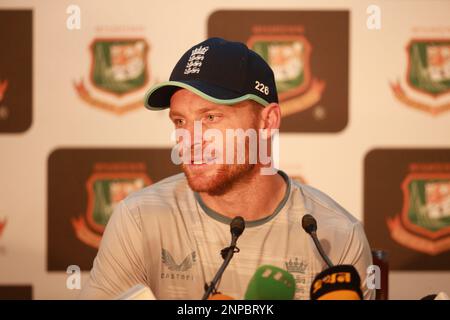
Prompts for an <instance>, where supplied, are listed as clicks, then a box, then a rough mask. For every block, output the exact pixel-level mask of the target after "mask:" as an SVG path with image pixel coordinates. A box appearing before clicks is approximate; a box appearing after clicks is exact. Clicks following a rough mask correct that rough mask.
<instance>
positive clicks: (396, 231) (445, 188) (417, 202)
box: [387, 173, 450, 255]
mask: <svg viewBox="0 0 450 320" xmlns="http://www.w3.org/2000/svg"><path fill="white" fill-rule="evenodd" d="M402 190H403V197H404V202H403V209H402V212H401V213H400V214H398V215H397V216H395V217H393V218H388V219H387V226H388V228H389V231H390V235H391V237H392V239H394V240H395V241H396V242H398V243H399V244H401V245H403V246H405V247H407V248H410V249H413V250H416V251H419V252H423V253H426V254H429V255H437V254H439V253H442V252H445V251H447V250H450V173H411V174H409V175H408V176H407V177H406V178H405V180H404V181H403V184H402Z"/></svg>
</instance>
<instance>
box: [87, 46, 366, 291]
mask: <svg viewBox="0 0 450 320" xmlns="http://www.w3.org/2000/svg"><path fill="white" fill-rule="evenodd" d="M146 106H147V108H149V109H151V110H161V109H164V108H168V107H170V113H169V115H170V119H171V120H172V122H173V124H174V126H175V128H176V129H178V130H181V131H183V130H184V131H183V132H185V133H186V132H187V133H189V135H188V137H187V138H186V137H184V143H185V144H182V145H184V146H187V147H186V148H181V149H180V150H179V153H178V155H180V156H183V157H185V156H191V157H186V158H183V159H188V161H187V162H186V161H185V162H184V163H183V165H182V168H183V171H184V174H183V173H182V174H179V175H175V176H172V177H169V178H167V179H165V180H162V181H160V182H158V183H156V184H154V185H151V186H149V187H147V188H145V189H143V190H141V191H139V192H136V193H133V194H131V195H130V196H128V197H127V198H126V199H125V200H123V201H122V202H121V203H120V205H119V206H118V208H116V210H115V212H114V213H113V215H112V217H111V219H110V221H109V223H108V225H107V227H106V230H105V233H104V235H103V239H102V243H101V246H100V249H99V252H98V254H97V257H96V259H95V261H94V266H93V269H92V271H91V276H90V279H89V281H88V283H87V284H86V285H85V287H84V288H83V292H82V294H81V298H97V299H101V298H108V299H109V298H115V297H117V296H118V295H120V294H122V293H123V292H125V291H127V290H129V289H130V288H131V287H133V286H135V285H137V284H144V285H146V286H148V287H150V289H151V290H152V291H153V293H154V295H155V296H156V298H157V299H200V298H201V297H202V295H203V293H204V285H205V283H209V282H210V281H211V280H212V279H213V277H214V275H215V273H216V271H217V270H218V268H219V266H220V264H221V263H222V261H223V260H222V258H221V256H220V251H221V249H223V248H225V247H227V246H228V245H229V243H230V238H231V236H230V226H229V224H230V221H231V220H232V218H234V217H236V216H242V217H243V218H244V219H245V221H246V229H245V231H244V233H243V234H242V236H241V237H240V238H239V241H238V247H239V248H240V252H239V253H238V254H236V255H235V257H234V258H233V260H232V261H231V263H230V265H229V266H228V268H227V270H226V271H225V273H224V275H223V277H222V279H221V282H220V285H219V288H218V289H219V291H221V292H222V293H223V294H226V295H228V296H231V297H233V298H235V299H242V298H243V297H244V294H245V291H246V289H247V285H248V283H249V280H250V279H251V277H252V275H253V274H254V272H255V270H256V269H257V268H258V267H259V266H260V265H263V264H270V265H275V266H278V267H280V268H283V269H285V270H287V271H289V272H291V273H292V274H293V275H294V277H295V278H296V294H295V298H296V299H309V290H310V286H311V282H312V280H313V278H314V276H315V275H316V274H317V273H319V272H320V271H322V270H324V269H325V268H326V264H325V263H324V261H323V260H322V258H321V257H320V256H319V253H318V251H317V249H316V248H315V246H314V244H313V242H312V240H311V238H310V237H309V235H308V234H307V233H306V232H305V231H304V230H303V229H302V227H301V219H302V217H303V216H304V215H305V214H307V213H309V214H311V215H313V216H314V217H315V218H316V220H317V223H318V226H319V229H318V235H319V238H320V241H321V243H322V245H323V246H324V248H325V249H324V250H325V251H326V253H327V254H328V255H329V257H330V259H331V261H332V262H333V263H334V264H351V265H354V266H355V268H356V269H357V270H358V272H359V274H360V276H361V279H362V280H363V283H362V290H363V293H364V297H365V298H366V299H370V298H373V297H374V292H373V291H372V290H368V289H367V287H366V285H365V279H366V269H367V267H368V266H369V265H370V264H371V263H372V258H371V251H370V248H369V244H368V242H367V239H366V237H365V235H364V231H363V228H362V226H361V223H360V222H358V221H357V220H356V219H355V218H353V217H352V216H351V215H350V214H349V213H348V212H347V211H345V210H344V209H343V208H342V207H340V206H339V205H338V204H337V203H336V202H334V201H333V200H332V199H331V198H330V197H328V196H326V195H325V194H323V193H321V192H320V191H318V190H316V189H314V188H312V187H309V186H305V185H302V184H299V183H297V182H294V181H293V180H292V179H290V178H289V177H288V176H287V175H286V174H285V173H284V172H282V171H278V173H276V171H275V174H267V172H266V173H264V172H263V170H262V169H263V168H266V169H267V167H270V166H271V164H268V163H262V162H261V161H259V160H258V161H257V162H256V163H250V162H251V161H250V157H249V154H251V152H255V148H254V147H252V148H251V147H250V143H249V141H248V140H249V139H247V140H245V143H244V145H245V149H246V155H245V157H244V159H245V161H244V162H243V163H242V161H241V163H239V162H238V161H237V155H235V156H234V157H232V158H231V159H232V160H234V163H231V164H230V163H228V162H227V163H224V161H217V160H218V159H219V158H220V159H222V160H223V159H224V155H225V154H226V153H227V152H229V150H226V147H227V146H225V147H223V148H220V147H217V146H216V148H213V150H212V152H210V153H209V156H203V157H202V155H205V154H206V153H205V152H204V151H205V150H206V149H207V148H208V147H209V146H210V145H212V144H213V142H214V141H212V139H207V138H205V137H204V136H201V137H200V138H199V137H198V132H195V131H196V130H195V129H196V128H195V126H196V123H197V125H198V124H200V125H199V126H200V127H201V129H202V130H203V131H208V130H210V129H211V130H215V131H214V132H215V133H217V132H219V133H222V134H223V135H225V132H226V130H227V129H228V130H229V129H242V130H244V131H247V130H249V129H254V130H255V131H256V130H257V131H258V137H259V138H261V137H262V138H263V139H266V141H269V143H268V144H270V141H271V139H272V138H271V137H272V134H273V133H274V132H276V130H277V129H278V128H279V126H280V120H281V113H280V106H279V105H278V97H277V92H276V87H275V80H274V76H273V72H272V70H271V69H270V67H269V66H268V65H267V63H266V62H265V61H264V60H263V59H262V58H261V57H260V56H258V55H257V54H256V53H255V52H253V51H251V50H249V49H248V48H247V47H246V46H245V45H244V44H241V43H237V42H228V41H225V40H223V39H220V38H211V39H208V40H206V41H204V42H202V43H200V44H198V45H196V46H194V47H193V48H191V49H190V50H188V51H187V52H186V53H185V54H184V55H183V56H182V57H181V59H180V60H179V61H178V63H177V65H176V66H175V68H174V70H173V72H172V74H171V76H170V81H169V82H165V83H162V84H159V85H157V86H155V87H153V88H152V89H150V91H149V92H148V94H147V97H146ZM198 138H199V139H198ZM196 139H197V140H196ZM186 140H188V141H186ZM258 141H259V142H258V148H256V149H257V150H259V149H262V144H261V143H260V140H258ZM261 141H262V140H261ZM186 142H188V143H187V144H186ZM233 148H234V151H236V150H237V149H236V145H234V147H233ZM269 149H270V148H269ZM270 152H272V153H273V152H276V150H270ZM175 154H177V152H175ZM199 154H200V157H199ZM269 172H270V171H269Z"/></svg>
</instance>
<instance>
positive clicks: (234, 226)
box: [202, 216, 245, 300]
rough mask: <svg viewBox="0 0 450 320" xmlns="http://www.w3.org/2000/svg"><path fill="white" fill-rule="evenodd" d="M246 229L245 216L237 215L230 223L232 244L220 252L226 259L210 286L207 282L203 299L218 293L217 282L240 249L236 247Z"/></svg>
mask: <svg viewBox="0 0 450 320" xmlns="http://www.w3.org/2000/svg"><path fill="white" fill-rule="evenodd" d="M244 229H245V220H244V218H242V217H240V216H237V217H235V218H234V219H233V220H231V223H230V233H231V244H230V246H229V247H226V248H224V249H222V250H221V251H220V254H221V256H222V258H223V260H224V261H223V263H222V265H221V266H220V268H219V270H218V271H217V273H216V275H215V277H214V278H213V280H212V281H211V283H210V284H209V286H208V285H207V284H205V293H204V294H203V297H202V300H207V299H208V298H209V296H210V295H211V293H213V292H214V293H217V291H216V285H217V283H218V282H219V280H220V278H222V275H223V273H224V272H225V269H226V267H227V266H228V264H229V263H230V261H231V259H232V258H233V255H234V254H235V253H238V252H239V251H240V250H239V248H238V247H236V243H237V240H238V238H239V237H240V236H241V234H242V233H243V232H244Z"/></svg>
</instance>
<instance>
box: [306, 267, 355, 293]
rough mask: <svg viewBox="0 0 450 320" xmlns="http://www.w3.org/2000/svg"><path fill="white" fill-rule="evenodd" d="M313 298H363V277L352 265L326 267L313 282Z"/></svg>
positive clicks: (311, 291)
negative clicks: (361, 277)
mask: <svg viewBox="0 0 450 320" xmlns="http://www.w3.org/2000/svg"><path fill="white" fill-rule="evenodd" d="M310 297H311V300H363V294H362V291H361V279H360V277H359V274H358V271H356V269H355V267H353V266H351V265H339V266H335V267H331V268H328V269H325V270H324V271H322V272H321V273H319V274H318V275H317V276H316V277H315V278H314V281H313V282H312V285H311V290H310Z"/></svg>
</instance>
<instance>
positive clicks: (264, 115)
mask: <svg viewBox="0 0 450 320" xmlns="http://www.w3.org/2000/svg"><path fill="white" fill-rule="evenodd" d="M261 120H262V121H263V129H265V130H264V131H266V132H267V135H268V136H271V135H272V131H273V130H274V129H279V128H280V124H281V108H280V105H279V104H278V103H271V104H269V105H267V106H265V107H264V109H263V110H262V112H261Z"/></svg>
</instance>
